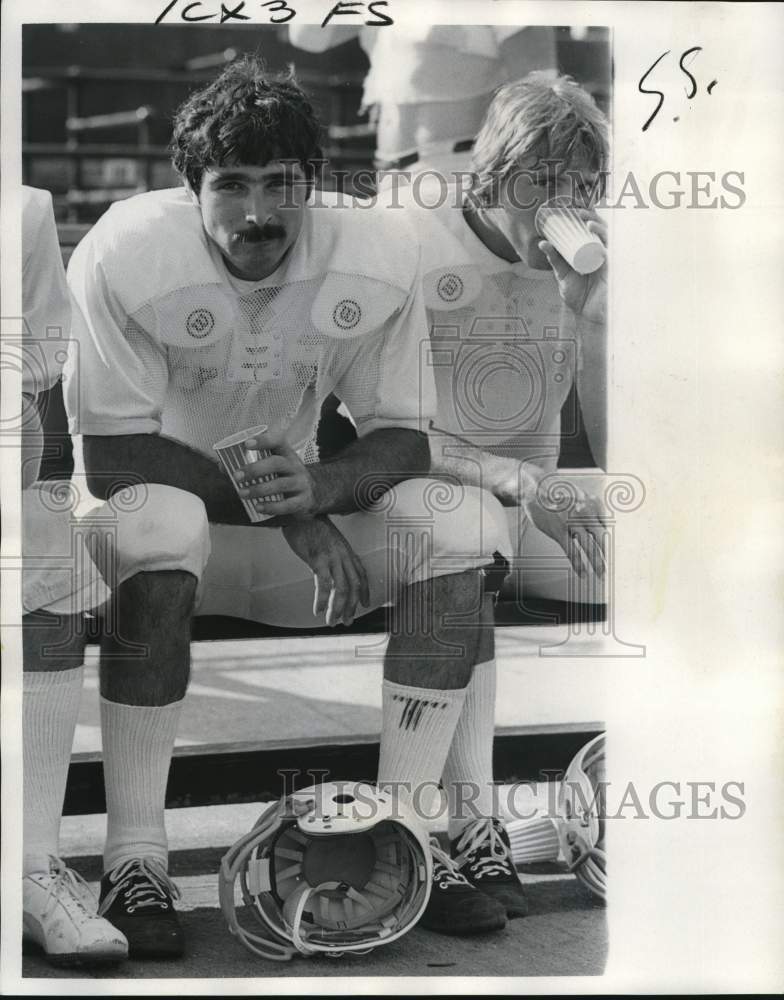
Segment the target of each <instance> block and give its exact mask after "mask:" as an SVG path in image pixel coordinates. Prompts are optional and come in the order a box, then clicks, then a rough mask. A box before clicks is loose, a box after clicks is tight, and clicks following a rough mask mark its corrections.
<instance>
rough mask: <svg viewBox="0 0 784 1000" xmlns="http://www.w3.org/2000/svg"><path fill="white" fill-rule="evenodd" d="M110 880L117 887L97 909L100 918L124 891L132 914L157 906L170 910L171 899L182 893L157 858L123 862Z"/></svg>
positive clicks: (177, 897) (178, 896) (133, 859)
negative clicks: (138, 910)
mask: <svg viewBox="0 0 784 1000" xmlns="http://www.w3.org/2000/svg"><path fill="white" fill-rule="evenodd" d="M109 881H110V882H113V883H114V888H113V889H111V891H110V892H108V893H107V894H106V897H105V898H104V900H103V902H102V903H101V905H100V907H99V909H98V913H99V914H100V915H101V916H103V914H104V913H106V911H107V910H108V909H109V907H110V906H111V905H112V903H113V902H114V901H115V899H117V897H118V896H119V895H120V893H122V892H124V893H125V900H126V903H127V904H128V905H127V910H128V912H129V913H133V911H134V910H137V909H140V908H141V907H144V906H157V907H158V908H159V909H162V910H166V909H168V907H169V899H168V896H171V897H172V899H179V898H180V890H179V889H178V888H177V886H176V885H175V884H174V882H172V880H171V879H170V878H169V876H168V874H167V872H166V869H165V868H164V867H163V865H162V864H161V862H160V861H158V860H157V859H156V858H132V859H131V860H130V861H124V862H123V863H122V864H121V865H118V866H117V868H115V869H114V871H113V872H111V874H110V875H109ZM167 894H168V895H167Z"/></svg>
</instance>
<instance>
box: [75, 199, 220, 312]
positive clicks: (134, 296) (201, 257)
mask: <svg viewBox="0 0 784 1000" xmlns="http://www.w3.org/2000/svg"><path fill="white" fill-rule="evenodd" d="M85 239H86V240H89V241H90V244H91V245H92V247H93V249H94V253H95V256H96V259H97V261H98V262H100V264H101V267H102V269H103V271H104V273H105V274H106V277H107V279H108V281H109V282H110V283H111V287H112V291H113V292H114V294H115V295H116V296H117V298H118V300H119V302H120V303H121V305H122V306H123V308H124V309H125V311H126V312H127V313H128V315H133V313H135V312H136V311H137V309H139V308H140V307H141V306H142V305H144V304H146V303H148V302H150V301H152V300H154V299H156V298H159V297H160V298H163V297H165V296H167V295H168V294H169V293H171V292H173V291H174V290H175V289H178V288H184V287H186V286H190V287H193V286H196V285H212V284H219V283H220V278H219V276H218V274H217V272H216V269H215V265H214V263H213V261H212V258H211V257H210V253H209V250H208V247H207V243H206V237H205V235H204V229H203V227H202V223H201V214H200V213H199V210H198V208H196V207H195V206H194V205H193V204H192V203H191V201H190V199H189V197H188V195H187V194H186V192H185V191H184V190H183V189H171V190H167V191H150V192H148V193H146V194H141V195H136V196H135V197H133V198H128V199H127V200H125V201H122V202H117V203H116V204H115V205H113V206H112V207H111V208H110V209H109V211H108V212H107V213H106V214H105V215H104V216H103V217H102V218H101V219H99V220H98V222H97V223H96V224H95V226H94V227H93V229H92V230H91V231H90V233H89V234H88V236H87V237H86V238H85Z"/></svg>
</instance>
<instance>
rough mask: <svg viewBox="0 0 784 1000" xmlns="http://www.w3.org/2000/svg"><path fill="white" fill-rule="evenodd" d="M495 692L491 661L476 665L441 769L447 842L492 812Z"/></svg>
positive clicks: (493, 667) (493, 665)
mask: <svg viewBox="0 0 784 1000" xmlns="http://www.w3.org/2000/svg"><path fill="white" fill-rule="evenodd" d="M495 691H496V663H495V660H494V659H493V660H488V661H487V662H485V663H478V664H477V665H476V666H475V667H474V672H473V674H472V676H471V680H470V682H469V684H468V687H467V688H466V697H465V704H464V705H463V711H462V712H461V713H460V718H459V720H458V723H457V727H456V728H455V735H454V738H453V739H452V745H451V746H450V748H449V754H448V755H447V758H446V764H445V766H444V775H443V785H444V791H445V792H446V795H447V801H448V803H449V838H450V840H454V838H455V837H457V836H458V835H459V834H460V833H461V832H462V830H463V829H464V828H465V827H466V826H467V825H468V824H469V823H470V822H471V821H472V820H473V819H475V818H476V817H477V816H492V815H493V812H494V805H495V801H494V794H493V734H494V732H495Z"/></svg>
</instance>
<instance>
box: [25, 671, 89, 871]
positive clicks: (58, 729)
mask: <svg viewBox="0 0 784 1000" xmlns="http://www.w3.org/2000/svg"><path fill="white" fill-rule="evenodd" d="M22 690H23V708H22V719H23V722H22V740H23V761H24V791H23V793H22V794H23V801H24V861H23V871H24V874H25V875H28V874H29V873H30V872H40V871H45V872H48V871H49V856H50V855H54V856H55V857H57V856H58V853H59V847H58V840H59V836H60V816H61V814H62V811H63V799H64V798H65V783H66V781H67V779H68V765H69V763H70V760H71V750H72V748H73V737H74V729H75V728H76V719H77V717H78V715H79V700H80V698H81V695H82V668H81V667H75V668H74V669H72V670H43V671H38V670H30V671H25V674H24V682H23V687H22Z"/></svg>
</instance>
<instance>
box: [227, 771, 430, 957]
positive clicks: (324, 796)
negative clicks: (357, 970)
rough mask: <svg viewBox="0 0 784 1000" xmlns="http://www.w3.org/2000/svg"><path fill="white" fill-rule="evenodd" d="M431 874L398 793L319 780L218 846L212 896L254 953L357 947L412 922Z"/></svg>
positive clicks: (423, 837) (365, 948) (421, 839)
mask: <svg viewBox="0 0 784 1000" xmlns="http://www.w3.org/2000/svg"><path fill="white" fill-rule="evenodd" d="M431 875H432V861H431V856H430V850H429V844H428V836H427V833H426V831H425V830H424V828H423V826H422V825H421V824H420V822H419V820H418V819H417V818H416V816H415V815H414V814H413V812H412V811H411V809H410V806H409V805H408V804H407V803H406V802H403V801H400V800H399V799H398V798H397V797H395V796H392V795H391V794H388V793H387V792H382V791H380V790H379V789H378V788H376V787H375V786H374V785H370V784H365V783H362V782H325V783H324V784H321V785H314V786H312V787H310V788H306V789H304V790H302V791H298V792H294V793H292V794H291V795H288V796H286V797H285V798H283V799H281V800H280V801H278V802H274V803H272V805H270V806H269V807H268V808H266V809H265V810H264V812H263V813H262V814H261V816H260V817H259V818H258V820H257V821H256V823H255V824H254V826H253V829H252V830H251V831H250V832H249V833H247V834H246V835H245V836H244V837H242V838H241V839H240V840H238V841H237V843H236V844H234V846H233V847H231V848H230V849H229V850H228V851H227V853H226V854H225V855H224V857H223V860H222V862H221V867H220V876H219V893H220V905H221V909H222V910H223V914H224V916H225V918H226V920H227V922H228V925H229V931H230V932H231V933H232V934H233V935H235V936H236V937H237V938H238V939H239V940H240V941H241V942H242V943H243V944H244V945H245V947H246V948H248V949H249V950H250V951H252V952H254V953H255V954H256V955H260V956H261V957H262V958H268V959H273V960H276V961H287V960H289V959H291V958H293V957H294V956H295V955H296V954H297V953H298V952H299V953H300V954H302V955H315V954H319V953H326V954H329V955H342V954H344V953H349V952H353V953H359V954H366V953H367V952H369V951H372V950H373V949H374V948H377V947H378V946H379V945H382V944H387V943H388V942H390V941H395V940H396V939H397V938H399V937H401V936H402V935H403V934H405V933H406V932H407V931H408V930H410V929H411V928H412V927H413V926H414V924H415V923H416V921H417V920H418V919H419V917H420V915H421V914H422V911H423V910H424V908H425V906H426V905H427V901H428V898H429V896H430V882H431ZM240 900H241V904H244V910H238V909H237V906H238V904H239V903H240ZM249 915H252V917H253V918H255V922H256V923H255V925H254V924H251V923H250V921H249V920H248V919H247V918H248V916H249ZM241 919H242V923H241V922H240V920H241ZM248 924H250V927H251V928H252V929H249V927H248V926H247V925H248Z"/></svg>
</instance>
